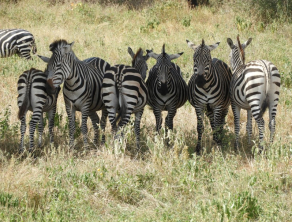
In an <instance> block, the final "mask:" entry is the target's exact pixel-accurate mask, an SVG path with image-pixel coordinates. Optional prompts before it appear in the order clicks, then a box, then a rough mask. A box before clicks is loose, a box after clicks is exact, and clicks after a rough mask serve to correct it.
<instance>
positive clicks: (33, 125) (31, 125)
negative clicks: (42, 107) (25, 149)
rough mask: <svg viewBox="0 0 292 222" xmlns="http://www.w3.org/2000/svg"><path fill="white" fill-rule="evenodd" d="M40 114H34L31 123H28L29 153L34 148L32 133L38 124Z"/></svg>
mask: <svg viewBox="0 0 292 222" xmlns="http://www.w3.org/2000/svg"><path fill="white" fill-rule="evenodd" d="M42 114H43V113H42V112H34V113H33V114H32V118H31V121H30V122H29V151H30V152H32V151H33V147H34V132H35V128H36V125H37V124H38V123H39V122H40V118H41V115H42Z"/></svg>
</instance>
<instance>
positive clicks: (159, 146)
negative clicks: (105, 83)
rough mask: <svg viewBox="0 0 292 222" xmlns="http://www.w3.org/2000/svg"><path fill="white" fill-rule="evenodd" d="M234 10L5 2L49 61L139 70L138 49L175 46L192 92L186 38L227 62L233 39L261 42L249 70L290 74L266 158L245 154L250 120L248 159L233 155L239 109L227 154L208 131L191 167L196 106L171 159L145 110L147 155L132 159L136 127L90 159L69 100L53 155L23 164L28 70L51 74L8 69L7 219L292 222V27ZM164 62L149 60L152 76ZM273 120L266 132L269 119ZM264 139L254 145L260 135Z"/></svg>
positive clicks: (1, 196) (2, 193)
mask: <svg viewBox="0 0 292 222" xmlns="http://www.w3.org/2000/svg"><path fill="white" fill-rule="evenodd" d="M104 2H106V1H104ZM147 2H152V1H147ZM221 2H225V1H221ZM226 2H227V3H228V2H231V3H232V4H234V3H236V2H238V1H235V0H234V1H226ZM227 3H226V4H223V5H222V6H220V7H219V6H218V5H217V6H216V7H215V6H210V7H199V8H197V9H194V10H190V9H189V8H188V6H187V3H186V1H183V0H179V1H174V0H168V1H153V2H152V3H151V4H150V5H146V6H145V7H141V8H139V9H138V10H130V9H129V8H128V7H126V6H125V5H118V4H109V5H104V4H103V5H100V4H92V3H90V1H89V2H88V3H84V2H83V3H80V2H77V1H72V2H67V1H63V4H59V3H56V4H52V1H43V0H42V1H39V0H23V1H18V3H17V4H13V5H12V4H11V3H9V1H8V3H7V1H0V27H1V29H5V28H24V29H27V30H29V31H31V32H32V33H33V34H34V36H35V38H36V43H37V46H38V54H40V55H44V56H50V55H51V53H50V52H49V50H48V46H49V44H50V43H51V42H53V41H54V40H56V39H59V38H63V39H66V40H67V41H69V42H71V41H74V42H75V44H74V51H75V53H76V55H77V56H78V57H79V58H80V59H85V58H89V57H92V56H97V57H101V58H103V59H105V60H106V61H108V62H109V63H110V64H117V63H125V64H131V57H130V56H129V55H128V53H127V47H128V46H130V47H132V49H133V50H137V49H138V48H139V47H142V48H143V49H144V50H145V49H154V51H155V52H160V50H161V47H162V44H163V43H165V44H166V52H169V53H177V52H182V51H183V52H184V54H183V55H182V56H181V57H180V58H178V59H177V60H176V61H175V62H176V63H177V64H178V65H179V66H180V67H181V69H182V72H183V75H184V78H185V80H186V81H188V80H189V78H190V76H191V75H192V66H193V62H192V53H193V51H192V50H191V49H189V48H188V46H187V44H186V42H185V40H186V39H189V40H191V41H193V42H195V43H200V42H201V40H202V38H204V39H205V42H206V43H207V44H213V43H215V42H218V41H220V42H221V43H220V46H219V47H218V48H217V49H216V50H214V51H213V52H212V55H213V57H217V58H219V59H222V60H223V61H225V62H227V63H228V55H229V48H228V46H227V43H226V39H227V37H231V38H233V39H235V37H236V36H237V34H240V36H241V39H242V40H245V39H248V38H249V37H252V38H253V42H252V43H251V46H249V47H248V48H247V50H246V57H247V58H246V60H247V61H248V60H255V59H266V60H270V61H272V62H273V63H274V64H276V66H277V67H278V68H279V70H280V72H281V75H282V86H283V87H282V89H281V95H280V105H279V108H278V115H277V126H276V136H275V141H274V144H273V145H271V146H267V147H268V151H267V153H266V155H265V156H254V157H252V155H251V151H252V150H253V149H256V145H254V146H248V145H247V144H246V137H245V136H244V131H245V121H246V117H245V112H242V131H241V132H242V133H241V138H242V141H241V142H242V146H241V149H240V152H239V153H235V152H234V150H233V142H234V134H233V115H232V112H231V110H230V112H229V114H228V117H227V124H226V127H225V145H224V146H222V147H220V148H218V147H216V145H215V144H213V143H212V141H211V138H212V136H211V130H210V127H209V124H208V122H207V121H206V123H205V124H206V127H205V133H204V141H203V146H204V147H205V150H206V152H205V153H204V154H203V155H202V156H199V157H198V156H193V155H192V152H193V150H194V147H195V145H196V136H197V133H196V115H195V111H194V108H193V107H191V106H190V105H189V104H186V105H185V106H184V107H183V108H181V109H179V111H178V113H177V115H176V117H175V120H174V128H175V130H174V132H173V133H171V134H170V135H168V136H169V137H170V142H171V144H172V147H173V149H169V148H168V147H167V146H165V145H164V144H163V137H164V136H165V135H163V133H162V135H156V134H155V132H154V128H155V120H154V115H153V113H152V111H151V110H150V109H149V108H148V107H147V108H146V110H145V112H144V115H143V120H142V124H141V137H142V138H141V141H142V146H143V149H142V154H141V155H140V156H138V157H137V156H132V149H133V148H134V147H135V136H134V134H133V129H132V128H131V126H129V127H128V128H127V129H126V132H127V133H126V137H125V141H123V142H122V143H121V144H120V143H116V144H115V143H114V142H113V141H112V138H111V136H110V127H109V123H108V127H107V131H106V134H107V142H106V144H105V146H102V147H94V145H92V150H83V148H82V139H81V135H80V131H78V130H77V133H76V138H77V139H76V143H77V144H76V150H75V151H72V150H69V149H68V145H67V141H68V125H67V117H66V113H65V109H64V104H63V98H62V96H61V97H60V98H59V104H58V116H57V118H56V129H55V133H56V136H55V139H56V141H55V145H54V147H50V146H49V145H48V141H49V140H48V130H46V131H45V132H46V135H45V143H44V146H43V147H42V148H41V149H39V150H38V155H37V156H38V157H37V158H36V159H35V158H32V157H29V156H28V157H23V156H19V155H18V154H17V149H18V143H19V139H20V135H19V126H20V123H19V121H18V120H17V111H18V108H17V104H16V97H17V92H16V90H17V88H16V84H17V79H18V76H19V75H20V74H21V73H22V72H23V71H25V70H27V69H29V68H31V67H35V68H38V69H44V68H45V64H44V63H43V62H42V61H40V60H39V59H38V58H37V57H34V60H33V61H25V60H23V59H20V58H18V57H11V58H5V59H1V60H0V61H1V62H0V76H1V82H0V95H1V101H0V104H1V109H0V136H1V140H0V146H1V147H0V169H1V170H0V181H1V183H0V220H1V221H191V220H192V221H210V220H211V221H229V220H230V221H249V220H259V221H267V220H268V221H290V220H291V218H292V213H291V208H292V201H291V198H290V197H291V188H292V173H291V172H292V171H291V166H292V165H291V164H292V161H291V153H292V147H291V145H292V138H291V136H290V132H291V128H292V125H291V117H292V113H291V107H292V99H291V94H292V93H291V90H290V87H291V84H292V79H291V78H292V70H291V58H292V52H291V50H290V47H289V46H290V45H291V44H292V38H291V33H292V25H291V24H290V23H288V22H283V21H280V20H275V21H274V22H269V23H263V22H262V21H259V20H257V18H258V17H256V16H254V17H252V16H247V15H246V10H245V11H240V10H238V8H237V10H235V8H234V7H233V6H234V5H233V6H232V5H228V4H227ZM154 62H155V61H154V60H153V59H150V60H149V63H148V64H149V67H152V66H153V64H154ZM164 116H165V115H164ZM79 117H80V116H79ZM265 120H266V122H267V121H268V115H267V114H266V115H265ZM90 124H91V123H90V122H89V126H90V129H91V125H90ZM266 125H268V124H266ZM254 131H255V133H254V140H255V141H256V139H257V135H258V134H257V129H256V127H255V126H254ZM266 131H267V132H268V127H266ZM90 133H92V130H91V131H90ZM267 136H268V133H267ZM91 137H92V135H91ZM267 141H268V140H267ZM27 142H28V140H26V144H27ZM255 144H256V143H255Z"/></svg>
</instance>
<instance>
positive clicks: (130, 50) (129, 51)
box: [128, 47, 135, 59]
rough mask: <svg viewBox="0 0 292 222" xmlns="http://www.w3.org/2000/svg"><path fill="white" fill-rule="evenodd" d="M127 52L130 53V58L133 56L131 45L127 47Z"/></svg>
mask: <svg viewBox="0 0 292 222" xmlns="http://www.w3.org/2000/svg"><path fill="white" fill-rule="evenodd" d="M128 53H129V54H130V56H131V57H132V59H133V58H134V56H135V54H134V52H133V50H132V49H131V47H128Z"/></svg>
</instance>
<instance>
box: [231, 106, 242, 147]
mask: <svg viewBox="0 0 292 222" xmlns="http://www.w3.org/2000/svg"><path fill="white" fill-rule="evenodd" d="M231 106H232V111H233V116H234V132H235V143H234V149H235V150H237V149H238V147H239V130H240V122H239V121H240V107H238V106H236V105H235V104H233V103H231Z"/></svg>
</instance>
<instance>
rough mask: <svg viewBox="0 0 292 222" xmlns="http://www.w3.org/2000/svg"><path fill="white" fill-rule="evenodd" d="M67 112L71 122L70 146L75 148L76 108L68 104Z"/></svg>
mask: <svg viewBox="0 0 292 222" xmlns="http://www.w3.org/2000/svg"><path fill="white" fill-rule="evenodd" d="M66 112H67V115H68V120H69V146H70V148H73V146H74V134H75V108H74V107H73V106H71V104H70V103H66Z"/></svg>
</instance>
